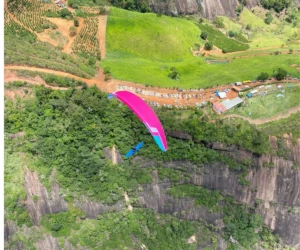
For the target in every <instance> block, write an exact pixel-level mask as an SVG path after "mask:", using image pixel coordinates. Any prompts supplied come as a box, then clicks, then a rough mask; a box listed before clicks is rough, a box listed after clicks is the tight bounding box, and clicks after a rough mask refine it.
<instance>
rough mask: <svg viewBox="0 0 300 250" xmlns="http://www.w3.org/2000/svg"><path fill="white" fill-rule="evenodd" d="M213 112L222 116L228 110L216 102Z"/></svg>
mask: <svg viewBox="0 0 300 250" xmlns="http://www.w3.org/2000/svg"><path fill="white" fill-rule="evenodd" d="M213 110H214V111H215V112H216V113H217V114H221V113H223V112H225V111H226V108H225V107H224V106H223V105H222V104H221V103H220V102H214V103H213Z"/></svg>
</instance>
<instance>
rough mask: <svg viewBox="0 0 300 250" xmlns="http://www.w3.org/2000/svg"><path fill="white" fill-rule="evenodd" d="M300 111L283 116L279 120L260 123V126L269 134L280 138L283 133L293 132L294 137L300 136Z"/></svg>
mask: <svg viewBox="0 0 300 250" xmlns="http://www.w3.org/2000/svg"><path fill="white" fill-rule="evenodd" d="M299 120H300V112H297V113H295V114H291V115H290V116H289V117H288V118H282V119H280V120H278V121H273V122H268V123H264V124H261V125H259V128H260V129H261V130H262V131H263V132H264V133H267V134H270V135H274V136H276V137H278V138H280V137H281V136H282V135H283V134H285V133H287V134H289V133H292V135H293V138H294V139H295V138H300V130H299Z"/></svg>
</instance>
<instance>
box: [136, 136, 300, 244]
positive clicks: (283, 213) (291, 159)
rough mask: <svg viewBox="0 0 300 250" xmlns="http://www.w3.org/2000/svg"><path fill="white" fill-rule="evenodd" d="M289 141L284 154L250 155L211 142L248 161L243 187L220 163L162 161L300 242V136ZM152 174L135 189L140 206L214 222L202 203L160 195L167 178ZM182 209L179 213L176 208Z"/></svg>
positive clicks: (214, 217) (289, 239)
mask: <svg viewBox="0 0 300 250" xmlns="http://www.w3.org/2000/svg"><path fill="white" fill-rule="evenodd" d="M285 139H286V141H285V144H286V146H287V147H288V146H290V153H289V156H288V159H284V158H282V157H277V156H269V155H261V156H259V155H256V154H253V153H252V152H249V151H246V150H243V149H240V148H239V147H237V146H226V145H224V144H221V143H214V144H213V148H214V149H215V150H220V151H222V152H223V153H224V154H227V155H230V156H231V157H233V158H235V159H236V160H237V161H240V162H241V161H242V160H243V159H248V162H250V163H251V166H249V172H248V175H247V176H246V180H247V181H249V183H250V185H249V186H244V185H241V184H239V176H238V174H237V172H235V171H232V170H230V169H229V168H228V167H227V166H225V165H223V164H211V165H209V166H201V167H199V166H196V165H194V164H191V163H189V162H166V163H164V166H165V167H169V168H176V169H180V168H182V169H185V170H186V171H188V172H190V173H191V179H190V184H194V185H199V186H200V185H201V186H204V187H206V188H208V189H211V190H220V191H221V193H222V194H223V195H230V196H233V197H234V198H235V199H236V200H237V201H239V202H242V203H245V204H247V205H249V206H253V207H256V211H257V212H258V213H260V214H261V215H262V216H263V218H264V222H265V224H266V225H268V226H269V227H270V228H271V229H272V230H274V232H275V233H278V234H279V235H280V236H281V237H282V239H283V240H284V242H285V243H287V244H288V245H290V246H293V247H299V246H300V233H299V232H300V159H299V156H300V139H298V141H297V144H296V145H293V144H292V141H291V137H286V138H285ZM155 175H157V174H156V173H154V177H153V183H152V184H151V185H148V186H145V188H144V191H143V192H140V193H139V201H140V203H141V205H143V206H145V207H149V208H153V209H154V210H155V211H157V212H160V213H173V214H174V213H176V214H178V215H180V217H181V218H184V219H189V220H196V219H200V218H205V219H206V221H207V222H208V223H212V224H216V220H217V219H219V218H220V215H218V214H210V213H208V212H207V211H205V209H204V208H196V207H195V206H194V204H193V202H191V201H190V200H189V199H177V200H174V199H173V198H171V197H170V196H168V195H166V194H165V191H166V190H167V189H168V188H169V187H170V183H168V182H164V183H160V184H158V182H157V177H156V176H155ZM182 211H184V213H182Z"/></svg>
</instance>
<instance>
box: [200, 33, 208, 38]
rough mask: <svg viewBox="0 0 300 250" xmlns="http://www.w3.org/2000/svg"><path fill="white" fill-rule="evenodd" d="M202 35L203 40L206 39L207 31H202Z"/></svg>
mask: <svg viewBox="0 0 300 250" xmlns="http://www.w3.org/2000/svg"><path fill="white" fill-rule="evenodd" d="M200 37H201V38H202V39H203V40H206V38H207V32H206V31H202V33H201V35H200Z"/></svg>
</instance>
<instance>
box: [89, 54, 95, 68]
mask: <svg viewBox="0 0 300 250" xmlns="http://www.w3.org/2000/svg"><path fill="white" fill-rule="evenodd" d="M95 63H96V58H95V57H93V56H90V57H89V65H90V66H93V65H95Z"/></svg>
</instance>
